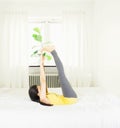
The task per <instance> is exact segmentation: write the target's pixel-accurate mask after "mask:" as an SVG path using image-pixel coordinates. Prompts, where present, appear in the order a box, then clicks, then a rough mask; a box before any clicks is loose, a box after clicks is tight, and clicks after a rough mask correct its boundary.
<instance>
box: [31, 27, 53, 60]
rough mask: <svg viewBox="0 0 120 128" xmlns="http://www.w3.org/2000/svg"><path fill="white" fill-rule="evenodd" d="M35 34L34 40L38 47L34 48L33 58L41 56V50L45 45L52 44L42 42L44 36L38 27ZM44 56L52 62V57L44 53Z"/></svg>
mask: <svg viewBox="0 0 120 128" xmlns="http://www.w3.org/2000/svg"><path fill="white" fill-rule="evenodd" d="M33 30H34V33H33V34H32V37H33V38H34V40H35V41H36V43H37V45H35V46H33V48H32V49H33V53H32V55H31V56H40V55H41V53H40V50H41V48H42V47H43V46H44V45H47V44H50V42H43V41H42V35H41V31H40V28H38V27H36V28H34V29H33ZM43 55H44V56H45V58H47V60H51V58H52V57H51V55H49V54H48V53H46V52H44V53H43Z"/></svg>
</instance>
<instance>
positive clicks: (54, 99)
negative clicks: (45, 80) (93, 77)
mask: <svg viewBox="0 0 120 128" xmlns="http://www.w3.org/2000/svg"><path fill="white" fill-rule="evenodd" d="M47 98H48V99H49V101H50V103H51V104H53V105H67V104H74V103H76V102H77V98H67V97H64V96H63V95H59V94H56V93H48V94H47Z"/></svg>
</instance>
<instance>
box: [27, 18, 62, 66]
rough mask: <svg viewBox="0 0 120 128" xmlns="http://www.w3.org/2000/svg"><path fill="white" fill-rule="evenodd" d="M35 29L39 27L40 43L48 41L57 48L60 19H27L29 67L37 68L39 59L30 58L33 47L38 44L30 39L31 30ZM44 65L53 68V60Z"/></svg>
mask: <svg viewBox="0 0 120 128" xmlns="http://www.w3.org/2000/svg"><path fill="white" fill-rule="evenodd" d="M35 27H39V28H40V30H41V34H42V41H43V42H48V41H50V42H51V43H53V44H54V45H55V46H57V47H59V44H60V43H61V41H62V38H61V37H62V23H61V19H60V18H49V19H47V18H42V19H40V18H34V17H32V18H31V17H30V18H29V24H28V38H29V39H28V41H29V51H30V52H29V66H38V65H39V62H40V59H39V56H31V54H32V52H33V47H34V49H35V46H37V45H38V42H37V41H35V40H34V39H33V37H32V34H33V33H34V31H33V29H34V28H35ZM45 65H47V66H51V65H52V66H54V65H55V63H54V60H53V59H52V60H50V61H47V60H46V61H45Z"/></svg>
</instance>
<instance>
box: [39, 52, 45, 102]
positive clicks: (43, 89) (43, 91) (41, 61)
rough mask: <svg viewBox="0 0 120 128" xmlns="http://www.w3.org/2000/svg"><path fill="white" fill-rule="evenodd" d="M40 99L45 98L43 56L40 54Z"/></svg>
mask: <svg viewBox="0 0 120 128" xmlns="http://www.w3.org/2000/svg"><path fill="white" fill-rule="evenodd" d="M40 84H41V91H40V99H41V100H42V99H44V98H46V78H45V70H44V56H43V55H42V54H41V55H40Z"/></svg>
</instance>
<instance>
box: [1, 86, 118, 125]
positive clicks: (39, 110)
mask: <svg viewBox="0 0 120 128" xmlns="http://www.w3.org/2000/svg"><path fill="white" fill-rule="evenodd" d="M49 90H50V91H52V92H58V93H61V90H60V89H49ZM76 91H77V93H78V95H79V102H78V103H77V104H74V105H66V106H53V107H46V106H42V105H40V104H38V103H35V102H31V100H30V99H29V96H28V89H27V88H22V89H10V88H0V128H120V99H119V98H117V97H116V96H114V95H112V94H109V93H108V92H106V91H105V90H103V89H101V88H98V87H96V88H95V87H89V88H79V89H76Z"/></svg>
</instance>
